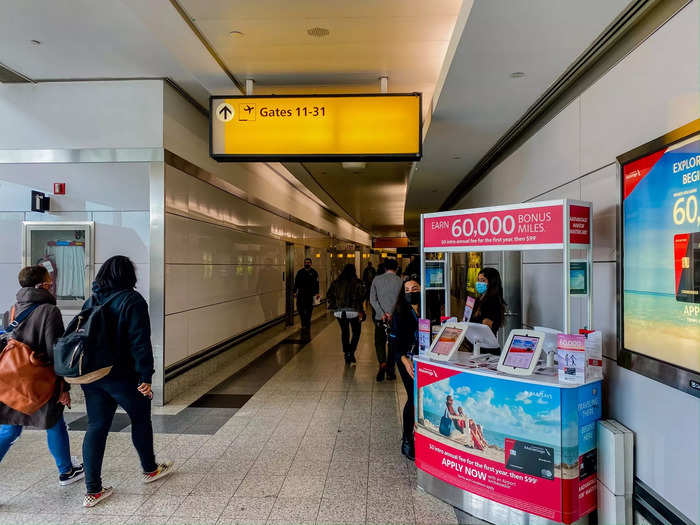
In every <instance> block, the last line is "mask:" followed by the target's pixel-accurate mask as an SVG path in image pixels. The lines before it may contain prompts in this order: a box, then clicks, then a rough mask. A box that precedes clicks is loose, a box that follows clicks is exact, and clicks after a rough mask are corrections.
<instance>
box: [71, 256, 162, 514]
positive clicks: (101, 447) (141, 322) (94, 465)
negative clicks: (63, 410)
mask: <svg viewBox="0 0 700 525" xmlns="http://www.w3.org/2000/svg"><path fill="white" fill-rule="evenodd" d="M135 286H136V271H135V269H134V265H133V263H132V262H131V260H129V258H128V257H124V256H123V255H117V256H115V257H112V258H110V259H108V260H107V261H106V262H105V263H104V264H103V265H102V267H101V268H100V271H99V272H98V273H97V277H96V278H95V281H94V283H93V285H92V291H93V295H92V297H91V298H90V299H89V300H88V301H87V302H86V303H85V305H84V306H83V309H85V308H89V307H92V306H95V305H104V304H106V306H105V308H106V309H107V313H108V317H109V318H111V319H112V323H111V326H110V328H111V330H112V333H110V334H109V338H110V339H111V340H112V341H114V345H113V348H115V349H116V354H115V355H114V356H113V363H114V364H113V366H112V370H111V371H110V373H109V374H108V375H107V376H105V377H103V378H102V379H99V380H98V381H95V382H94V383H88V384H85V385H81V386H82V388H83V392H84V393H85V405H86V407H87V413H88V429H87V432H86V433H85V440H84V441H83V458H84V461H85V485H86V488H87V494H86V495H85V499H84V500H83V506H85V507H94V506H95V505H97V504H98V503H100V502H102V501H104V500H105V499H106V498H108V497H109V496H111V495H112V492H113V491H112V487H105V486H103V485H102V478H101V476H102V461H103V459H104V454H105V447H106V445H107V436H108V435H109V429H110V427H111V425H112V419H113V418H114V414H115V412H116V410H117V405H118V406H121V407H122V408H123V409H124V411H125V412H126V413H127V414H128V416H129V419H130V420H131V440H132V442H133V444H134V448H136V452H137V453H138V455H139V459H140V461H141V467H142V469H143V482H144V483H151V482H153V481H155V480H157V479H160V478H162V477H163V476H166V475H168V474H170V473H172V471H173V464H172V462H168V463H156V458H155V454H154V452H153V425H152V423H151V399H152V397H153V394H152V392H151V382H152V378H153V373H154V368H153V367H154V361H153V349H152V347H151V322H150V318H149V315H148V305H147V304H146V301H145V299H144V298H143V297H142V296H141V294H140V293H138V292H137V291H136V290H134V287H135ZM108 299H109V301H108Z"/></svg>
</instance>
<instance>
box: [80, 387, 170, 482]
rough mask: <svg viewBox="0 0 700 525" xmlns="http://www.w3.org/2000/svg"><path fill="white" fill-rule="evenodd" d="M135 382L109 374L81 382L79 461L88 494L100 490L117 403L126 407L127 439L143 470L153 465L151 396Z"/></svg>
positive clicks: (151, 468) (152, 468) (154, 461)
mask: <svg viewBox="0 0 700 525" xmlns="http://www.w3.org/2000/svg"><path fill="white" fill-rule="evenodd" d="M137 386H138V385H137V384H136V382H132V381H126V380H122V379H116V378H111V377H105V378H103V379H100V380H99V381H95V382H94V383H89V384H87V385H82V387H83V392H84V393H85V405H86V407H87V414H88V429H87V432H86V433H85V439H84V441H83V462H84V466H85V486H86V488H87V491H88V492H89V493H91V494H94V493H97V492H99V491H100V490H102V460H103V459H104V455H105V446H106V445H107V435H108V434H109V428H110V427H111V426H112V419H113V418H114V413H115V412H116V411H117V405H119V406H120V407H122V408H123V409H124V410H125V411H126V413H127V414H128V415H129V419H130V420H131V441H132V442H133V443H134V447H135V448H136V452H137V453H138V455H139V459H140V460H141V467H142V468H143V471H144V472H153V471H154V470H156V468H157V465H156V458H155V454H154V453H153V425H152V424H151V400H150V399H149V398H147V397H146V396H144V395H142V394H141V393H140V392H139V391H138V390H136V387H137Z"/></svg>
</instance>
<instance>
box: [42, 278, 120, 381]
mask: <svg viewBox="0 0 700 525" xmlns="http://www.w3.org/2000/svg"><path fill="white" fill-rule="evenodd" d="M123 293H126V291H125V290H119V291H118V292H116V293H113V294H112V295H110V296H109V297H108V298H107V300H106V301H105V302H104V303H102V304H99V305H94V303H95V298H94V296H93V298H92V301H91V302H90V304H91V305H94V306H89V307H88V308H85V309H84V310H82V311H81V312H80V313H79V314H78V315H77V316H76V317H75V318H74V319H73V320H72V321H71V322H70V323H69V324H68V327H67V328H66V332H65V334H64V335H63V337H61V338H60V339H59V340H58V341H57V342H56V345H55V346H54V349H53V358H54V370H55V371H56V375H57V376H60V377H63V378H64V379H65V380H66V381H67V382H68V383H74V384H87V383H94V382H95V381H97V380H99V379H102V378H103V377H105V376H106V375H107V374H109V372H110V371H111V370H112V366H113V365H114V349H113V348H112V345H113V344H114V339H115V338H114V333H113V331H112V330H111V326H112V325H113V322H112V321H110V313H109V310H108V308H107V305H108V304H109V303H110V302H111V301H112V300H113V299H115V298H117V296H119V295H122V294H123Z"/></svg>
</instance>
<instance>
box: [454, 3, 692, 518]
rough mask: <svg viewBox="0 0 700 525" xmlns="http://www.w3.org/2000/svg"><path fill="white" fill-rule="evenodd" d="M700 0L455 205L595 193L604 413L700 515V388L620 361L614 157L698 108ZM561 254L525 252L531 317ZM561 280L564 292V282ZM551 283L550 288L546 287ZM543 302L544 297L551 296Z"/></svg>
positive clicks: (644, 462)
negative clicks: (686, 388) (679, 386)
mask: <svg viewBox="0 0 700 525" xmlns="http://www.w3.org/2000/svg"><path fill="white" fill-rule="evenodd" d="M699 41H700V2H698V0H694V1H693V2H691V3H689V5H687V6H686V7H685V8H684V9H682V10H681V11H679V12H678V13H677V14H676V15H675V16H674V17H673V18H671V19H670V20H669V21H668V22H667V23H666V24H664V25H663V26H662V27H661V28H659V29H658V30H657V31H656V32H655V33H654V34H653V35H651V36H650V37H649V38H648V39H647V40H646V41H644V42H643V43H642V44H641V45H640V46H639V47H638V48H637V49H635V50H634V51H633V52H632V53H630V54H629V55H628V56H626V57H625V58H624V59H623V60H621V61H620V62H619V63H618V64H617V65H615V66H614V67H613V68H612V69H611V70H610V71H608V72H607V73H606V74H605V75H604V76H603V77H601V78H600V79H599V80H598V81H597V82H596V83H595V84H593V85H592V86H590V87H589V88H588V89H587V90H586V91H584V92H583V93H582V94H581V95H580V96H579V97H577V98H576V99H575V100H574V101H573V102H572V103H571V104H570V105H569V106H568V107H566V108H565V109H564V110H563V111H561V112H560V113H559V114H558V115H557V116H555V117H554V118H553V119H552V120H551V121H550V122H549V123H548V124H546V125H545V126H544V127H543V128H541V129H540V130H539V131H538V132H536V133H535V134H534V135H533V136H532V137H531V138H530V139H529V140H528V141H527V142H526V143H525V144H523V145H522V146H521V147H520V148H519V149H518V150H517V151H515V152H514V153H512V154H511V155H510V156H509V157H508V158H506V159H505V160H504V161H503V162H501V163H500V164H499V165H498V166H496V167H495V168H494V169H493V170H492V171H491V172H490V173H489V174H488V175H487V176H486V178H485V179H484V180H482V181H481V182H480V183H479V184H478V185H477V186H476V187H475V188H474V189H473V190H472V191H471V192H470V193H469V194H468V195H467V196H466V197H465V198H464V199H463V200H462V201H461V202H460V203H459V204H458V205H457V206H456V208H458V209H461V208H470V207H479V206H489V205H497V204H506V203H512V202H521V201H523V202H524V201H534V200H548V199H558V198H574V199H581V200H584V201H591V202H593V211H594V242H595V245H594V265H595V268H594V287H593V294H594V295H593V297H594V327H595V328H597V329H601V330H603V332H604V354H605V358H606V359H605V371H606V379H607V405H608V406H607V413H608V415H609V416H610V417H613V418H615V419H617V420H619V421H620V422H622V423H623V424H624V425H626V426H627V427H629V428H631V429H632V430H633V431H634V432H635V437H636V447H637V448H636V455H635V474H636V476H637V477H638V478H639V479H640V480H641V481H643V482H644V483H646V484H647V485H649V486H650V487H651V488H652V489H653V490H654V491H656V492H657V493H659V494H660V495H661V496H662V497H663V498H665V499H666V500H667V501H668V502H670V503H671V504H672V505H674V506H675V507H676V508H677V509H679V510H680V511H681V512H682V513H684V514H685V515H686V516H688V517H689V518H690V519H691V520H693V521H694V522H695V523H698V522H700V507H699V506H698V501H700V399H698V398H695V397H692V396H690V395H688V394H685V393H682V392H680V391H678V390H675V389H672V388H670V387H667V386H665V385H663V384H661V383H658V382H655V381H652V380H651V379H648V378H646V377H644V376H641V375H639V374H636V373H634V372H631V371H629V370H627V369H625V368H621V367H619V366H618V365H617V352H616V348H617V347H616V341H617V326H616V313H617V312H616V304H617V298H616V259H617V251H616V250H617V248H616V246H617V233H616V217H617V214H618V212H619V205H620V203H619V181H618V178H617V170H616V157H617V156H618V155H620V154H622V153H625V152H627V151H629V150H631V149H632V148H634V147H636V146H639V145H641V144H644V143H646V142H648V141H649V140H652V139H654V138H656V137H658V136H660V135H663V134H664V133H666V132H668V131H670V130H673V129H675V128H677V127H680V126H682V125H684V124H687V123H688V122H690V121H692V120H695V119H697V118H698V115H700V97H699V96H698V94H699V93H700V77H699V76H698V64H700V47H699V46H698V42H699ZM561 271H562V269H561V259H558V258H557V257H553V256H552V255H551V254H546V253H542V254H534V253H528V254H525V257H524V258H523V318H524V322H525V323H526V324H528V325H537V324H542V325H545V326H558V325H557V321H558V319H557V318H555V317H553V316H551V314H548V313H546V312H556V311H557V308H556V307H554V305H551V306H552V307H551V308H550V307H549V306H550V305H549V303H548V297H552V298H554V297H560V295H557V293H559V294H560V293H561V286H562V284H561V279H560V278H559V277H555V276H559V275H561ZM557 287H559V292H557ZM543 290H544V291H546V292H543ZM543 305H544V306H543Z"/></svg>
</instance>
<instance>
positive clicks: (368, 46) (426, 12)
mask: <svg viewBox="0 0 700 525" xmlns="http://www.w3.org/2000/svg"><path fill="white" fill-rule="evenodd" d="M461 4H462V0H430V1H426V0H354V1H350V2H348V1H346V0H342V1H341V0H293V1H289V0H255V1H251V0H238V1H236V0H233V1H231V0H208V1H205V2H203V1H201V0H181V5H182V6H183V8H184V9H185V10H186V11H187V13H188V14H189V15H190V17H191V18H193V19H194V23H195V25H196V26H197V27H198V28H199V30H200V31H201V32H202V33H203V34H204V36H205V37H206V39H207V40H208V41H209V42H210V43H211V44H212V46H213V47H214V49H215V50H216V52H217V53H218V54H219V56H221V57H222V59H223V60H224V62H225V63H226V65H227V67H228V68H229V69H230V70H231V71H232V72H233V74H234V75H235V76H236V78H238V79H240V80H245V79H247V78H252V79H254V80H255V81H256V87H255V90H256V92H257V93H286V92H297V93H298V92H302V93H307V92H319V91H329V88H330V90H331V91H335V90H340V91H343V92H348V91H365V92H366V91H369V92H376V91H378V90H379V81H378V79H379V77H380V76H388V77H389V90H390V91H392V92H395V93H398V92H413V91H420V92H422V93H423V94H424V101H425V104H424V107H425V108H429V104H430V99H431V97H432V93H433V90H434V86H435V82H436V80H437V77H438V74H439V72H440V68H441V66H442V63H443V59H444V57H445V50H446V49H447V44H448V42H449V40H450V36H451V34H452V29H453V27H454V24H455V21H456V19H457V15H458V13H459V10H460V6H461ZM313 27H321V28H325V29H328V30H329V31H330V34H329V35H328V36H325V37H322V38H318V37H312V36H309V35H308V34H307V30H308V29H310V28H313ZM234 30H235V31H241V32H243V34H244V35H243V36H242V37H235V36H232V35H231V34H230V33H231V31H234ZM333 87H335V89H333Z"/></svg>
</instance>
